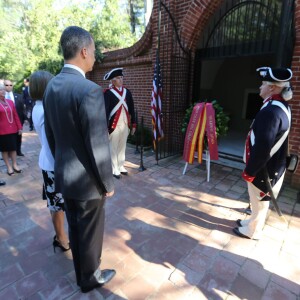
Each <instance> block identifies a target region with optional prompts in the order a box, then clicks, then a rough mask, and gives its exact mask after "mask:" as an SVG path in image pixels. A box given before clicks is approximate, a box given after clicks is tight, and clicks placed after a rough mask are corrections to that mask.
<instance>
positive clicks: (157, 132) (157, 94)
mask: <svg viewBox="0 0 300 300" xmlns="http://www.w3.org/2000/svg"><path fill="white" fill-rule="evenodd" d="M161 97H162V82H161V72H160V62H159V57H158V56H157V57H156V63H155V67H154V76H153V88H152V99H151V114H152V125H153V144H154V147H156V140H160V139H161V138H162V137H163V136H164V133H163V129H162V114H161Z"/></svg>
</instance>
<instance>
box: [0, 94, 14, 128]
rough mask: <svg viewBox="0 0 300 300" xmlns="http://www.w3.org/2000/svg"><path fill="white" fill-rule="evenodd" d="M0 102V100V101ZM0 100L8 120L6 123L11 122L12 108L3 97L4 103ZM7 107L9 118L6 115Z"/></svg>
mask: <svg viewBox="0 0 300 300" xmlns="http://www.w3.org/2000/svg"><path fill="white" fill-rule="evenodd" d="M1 102H2V101H1ZM1 102H0V105H1V106H2V107H3V109H4V111H5V114H6V118H7V121H8V123H10V124H11V123H12V122H13V113H12V109H11V107H10V105H9V104H8V103H7V102H6V101H5V99H4V102H5V105H3V104H2V103H1ZM7 108H9V110H10V118H9V116H8V112H7Z"/></svg>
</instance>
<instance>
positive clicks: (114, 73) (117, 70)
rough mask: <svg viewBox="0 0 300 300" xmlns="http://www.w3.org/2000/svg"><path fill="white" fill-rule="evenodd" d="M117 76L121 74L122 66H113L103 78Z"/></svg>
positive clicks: (109, 78) (108, 78) (107, 78)
mask: <svg viewBox="0 0 300 300" xmlns="http://www.w3.org/2000/svg"><path fill="white" fill-rule="evenodd" d="M117 76H123V68H115V69H112V70H110V71H109V72H108V73H106V74H105V75H104V77H103V80H111V79H113V78H115V77H117Z"/></svg>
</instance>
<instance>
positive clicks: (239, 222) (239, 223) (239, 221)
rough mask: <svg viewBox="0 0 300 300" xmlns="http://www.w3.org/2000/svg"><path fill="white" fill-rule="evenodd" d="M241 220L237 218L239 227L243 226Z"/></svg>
mask: <svg viewBox="0 0 300 300" xmlns="http://www.w3.org/2000/svg"><path fill="white" fill-rule="evenodd" d="M241 222H242V220H241V219H237V220H236V224H237V225H238V226H239V227H242V226H243V225H242V223H241Z"/></svg>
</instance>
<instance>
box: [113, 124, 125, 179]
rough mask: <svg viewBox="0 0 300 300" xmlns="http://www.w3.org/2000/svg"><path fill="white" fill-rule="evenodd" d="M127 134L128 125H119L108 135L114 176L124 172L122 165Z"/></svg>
mask: <svg viewBox="0 0 300 300" xmlns="http://www.w3.org/2000/svg"><path fill="white" fill-rule="evenodd" d="M128 134H129V128H128V125H127V124H125V123H121V124H120V125H119V124H118V125H117V126H116V128H115V130H114V131H113V132H112V133H111V134H110V135H109V146H110V154H111V163H112V169H113V174H114V175H120V173H121V172H126V169H125V168H124V163H125V151H126V142H127V137H128Z"/></svg>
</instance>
